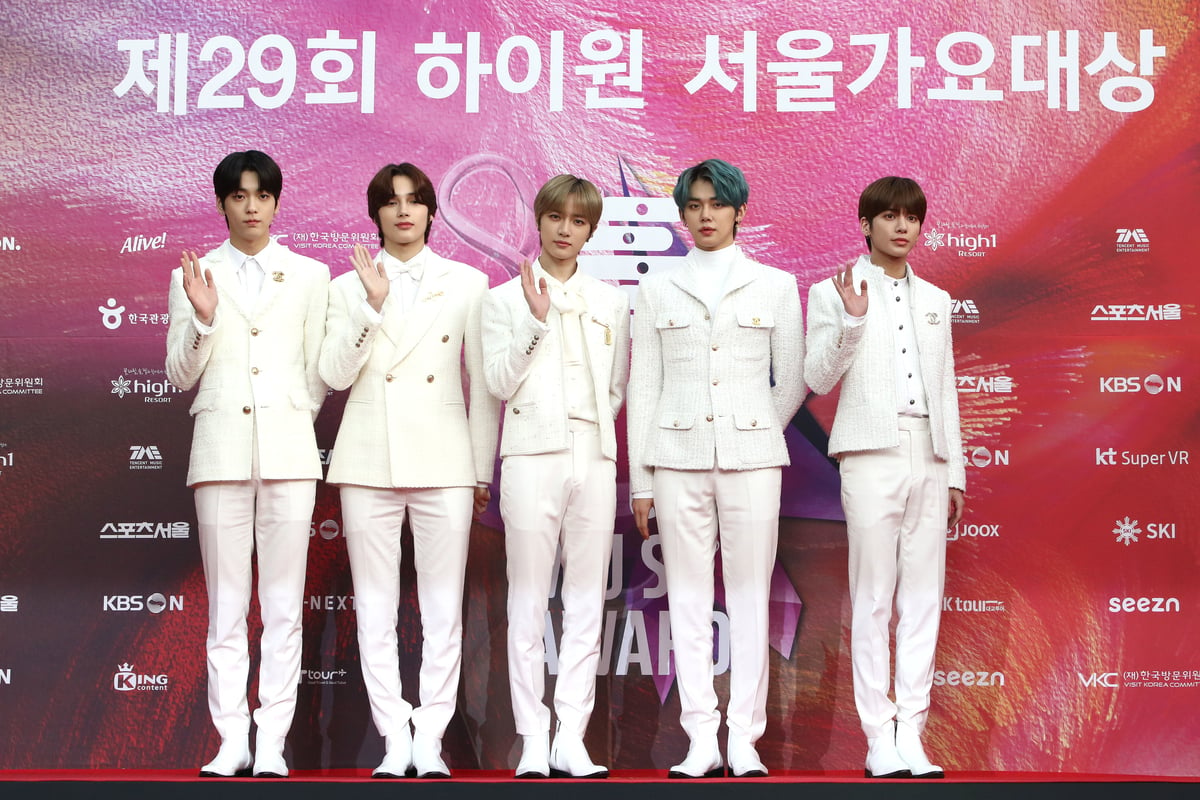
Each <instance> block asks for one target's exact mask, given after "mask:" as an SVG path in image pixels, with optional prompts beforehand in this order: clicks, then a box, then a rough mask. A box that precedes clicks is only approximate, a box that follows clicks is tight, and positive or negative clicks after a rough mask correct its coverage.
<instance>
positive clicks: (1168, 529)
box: [1112, 517, 1178, 547]
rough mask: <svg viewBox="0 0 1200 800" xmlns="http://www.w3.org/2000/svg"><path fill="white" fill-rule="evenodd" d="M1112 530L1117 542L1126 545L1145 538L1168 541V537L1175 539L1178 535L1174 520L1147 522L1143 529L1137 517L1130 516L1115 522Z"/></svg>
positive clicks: (1147, 539)
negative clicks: (1131, 517)
mask: <svg viewBox="0 0 1200 800" xmlns="http://www.w3.org/2000/svg"><path fill="white" fill-rule="evenodd" d="M1112 532H1113V534H1115V535H1116V537H1117V538H1116V542H1117V544H1123V545H1125V546H1126V547H1128V546H1129V545H1131V544H1137V543H1138V542H1140V541H1142V540H1143V539H1144V540H1146V541H1166V540H1167V539H1175V538H1176V537H1177V536H1178V531H1177V530H1176V528H1175V523H1174V522H1149V523H1147V524H1146V528H1145V530H1143V529H1142V527H1141V525H1140V523H1139V522H1138V521H1137V520H1136V519H1130V518H1129V517H1125V519H1119V520H1117V521H1116V522H1115V523H1114V524H1113V529H1112Z"/></svg>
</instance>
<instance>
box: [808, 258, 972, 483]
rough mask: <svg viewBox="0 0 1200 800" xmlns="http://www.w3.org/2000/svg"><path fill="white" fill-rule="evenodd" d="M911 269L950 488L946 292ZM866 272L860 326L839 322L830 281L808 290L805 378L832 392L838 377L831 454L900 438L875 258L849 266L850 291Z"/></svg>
mask: <svg viewBox="0 0 1200 800" xmlns="http://www.w3.org/2000/svg"><path fill="white" fill-rule="evenodd" d="M908 274H909V285H910V295H909V296H910V299H911V303H912V316H913V320H914V321H915V322H916V325H917V330H916V339H917V348H918V349H919V351H920V363H921V378H922V380H923V382H924V386H925V394H926V397H927V398H928V400H929V425H930V430H931V433H932V436H933V451H934V454H935V455H936V456H937V457H938V458H939V459H941V460H943V461H945V462H946V463H947V466H948V469H949V481H950V487H951V488H954V489H963V490H965V489H966V471H965V468H964V461H963V448H962V435H961V433H960V430H959V416H958V387H957V385H956V382H955V377H954V343H953V340H952V338H951V334H950V314H951V310H952V305H951V300H950V295H949V294H947V293H946V292H944V291H943V290H941V289H939V288H937V287H936V286H934V285H933V284H931V283H929V282H928V281H925V280H922V279H921V278H919V277H917V275H916V274H915V273H914V272H913V270H912V267H911V266H909V268H908ZM863 278H866V280H867V296H868V297H869V298H870V301H869V302H868V304H867V320H866V322H865V323H864V324H862V325H860V326H858V327H846V326H844V325H843V321H842V320H843V314H844V311H843V307H842V301H841V298H840V297H838V294H837V290H836V289H835V288H834V287H833V284H832V282H831V281H829V280H823V281H820V282H819V283H815V284H813V286H812V287H811V288H810V289H809V292H808V357H807V358H806V359H805V362H804V377H805V380H806V382H807V383H808V385H809V387H811V388H812V390H813V391H814V392H816V393H817V394H825V393H827V392H829V391H831V390H832V389H833V387H834V386H836V385H837V383H838V381H839V380H840V381H841V383H842V390H841V397H840V398H839V399H838V406H837V413H836V414H835V415H834V420H833V430H832V432H831V434H830V437H829V454H830V455H831V456H838V455H840V454H842V453H848V452H855V451H860V450H878V449H880V448H885V447H896V446H898V445H899V444H900V430H899V426H898V424H897V414H896V408H897V401H896V379H895V375H894V373H893V362H892V353H893V352H894V349H895V348H894V346H893V337H892V330H891V326H890V325H889V324H888V317H887V310H886V309H885V308H883V307H882V306H881V305H880V301H881V300H882V299H883V298H885V297H887V292H886V288H885V285H884V284H885V276H884V272H883V268H882V267H879V266H876V265H875V264H872V263H871V260H870V257H868V256H862V257H860V258H859V260H858V262H857V263H856V264H855V265H854V268H853V282H854V286H855V291H857V287H858V284H859V283H860V282H861V281H862V279H863Z"/></svg>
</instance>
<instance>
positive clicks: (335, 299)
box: [320, 281, 383, 392]
mask: <svg viewBox="0 0 1200 800" xmlns="http://www.w3.org/2000/svg"><path fill="white" fill-rule="evenodd" d="M362 303H363V301H362V298H360V297H359V296H358V293H357V292H355V291H354V287H353V284H351V285H349V286H347V285H346V282H345V281H334V282H333V283H331V284H330V286H329V310H328V313H327V314H326V317H325V340H324V342H322V344H321V360H320V372H321V378H322V379H323V380H324V381H325V382H326V383H327V384H329V386H330V387H331V388H333V389H335V390H337V391H339V392H340V391H341V390H343V389H348V388H350V385H351V384H353V383H354V381H355V380H356V379H357V378H358V373H359V372H361V371H362V368H363V365H364V364H366V363H367V359H368V358H370V356H371V346H372V344H373V343H374V341H375V337H376V336H377V335H378V334H379V329H380V328H381V327H383V326H382V324H381V323H379V322H376V321H374V320H371V319H368V318H367V315H366V314H364V313H363V310H362Z"/></svg>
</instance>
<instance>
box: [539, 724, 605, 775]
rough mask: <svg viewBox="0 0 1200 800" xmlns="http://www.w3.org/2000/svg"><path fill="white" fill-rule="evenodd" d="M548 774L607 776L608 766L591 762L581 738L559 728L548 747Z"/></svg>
mask: <svg viewBox="0 0 1200 800" xmlns="http://www.w3.org/2000/svg"><path fill="white" fill-rule="evenodd" d="M550 775H551V777H554V778H607V777H608V767H602V766H599V765H598V764H593V763H592V759H591V756H589V755H588V751H587V747H586V746H585V745H584V743H583V739H580V738H579V737H578V736H576V735H574V734H571V733H563V732H562V729H561V728H560V729H559V731H558V733H557V734H555V736H554V747H552V748H551V749H550Z"/></svg>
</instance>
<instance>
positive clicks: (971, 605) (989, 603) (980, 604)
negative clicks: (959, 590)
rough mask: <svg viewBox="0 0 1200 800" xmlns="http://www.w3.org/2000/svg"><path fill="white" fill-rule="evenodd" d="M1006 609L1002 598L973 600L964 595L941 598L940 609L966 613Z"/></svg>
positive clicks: (984, 612) (993, 611)
mask: <svg viewBox="0 0 1200 800" xmlns="http://www.w3.org/2000/svg"><path fill="white" fill-rule="evenodd" d="M1006 610H1007V609H1005V607H1004V601H1003V600H973V599H967V598H965V597H943V598H942V611H958V612H962V613H966V614H992V613H995V612H998V611H1006Z"/></svg>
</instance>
